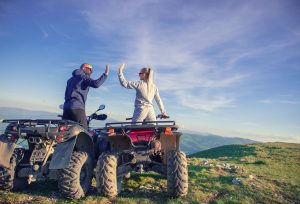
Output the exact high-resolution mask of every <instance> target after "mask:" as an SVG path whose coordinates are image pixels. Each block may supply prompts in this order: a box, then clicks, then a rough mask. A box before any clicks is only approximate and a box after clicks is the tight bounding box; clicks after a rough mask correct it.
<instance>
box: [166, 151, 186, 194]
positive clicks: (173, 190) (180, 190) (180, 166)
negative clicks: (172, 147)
mask: <svg viewBox="0 0 300 204" xmlns="http://www.w3.org/2000/svg"><path fill="white" fill-rule="evenodd" d="M167 179H168V184H167V186H168V187H167V188H168V195H169V196H170V197H180V196H184V195H186V194H187V191H188V169H187V160H186V156H185V154H184V153H183V152H180V151H171V152H170V153H169V156H168V166H167Z"/></svg>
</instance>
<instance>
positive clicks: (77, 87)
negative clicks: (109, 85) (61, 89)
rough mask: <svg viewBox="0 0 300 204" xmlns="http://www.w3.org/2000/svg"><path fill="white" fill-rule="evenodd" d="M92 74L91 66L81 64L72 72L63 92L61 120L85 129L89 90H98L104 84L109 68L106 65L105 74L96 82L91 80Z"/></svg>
mask: <svg viewBox="0 0 300 204" xmlns="http://www.w3.org/2000/svg"><path fill="white" fill-rule="evenodd" d="M92 72H93V67H92V65H91V64H87V63H84V64H82V65H81V66H80V69H76V70H74V71H73V73H72V75H73V76H72V77H71V78H70V79H69V80H68V82H67V88H66V92H65V103H64V112H63V119H65V120H72V121H75V122H79V123H80V124H82V125H83V126H84V127H85V128H87V118H86V114H85V102H86V99H87V94H88V92H89V88H90V87H93V88H98V87H100V86H101V85H102V84H103V83H104V81H105V80H106V78H107V76H108V73H109V67H108V65H106V69H105V73H103V74H102V75H101V76H100V77H99V78H98V79H96V80H93V79H91V74H92Z"/></svg>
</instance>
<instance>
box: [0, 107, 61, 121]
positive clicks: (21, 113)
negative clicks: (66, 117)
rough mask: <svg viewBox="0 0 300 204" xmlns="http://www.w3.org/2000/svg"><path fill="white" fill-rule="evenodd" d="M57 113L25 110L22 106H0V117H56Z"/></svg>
mask: <svg viewBox="0 0 300 204" xmlns="http://www.w3.org/2000/svg"><path fill="white" fill-rule="evenodd" d="M57 115H58V113H52V112H47V111H34V110H26V109H23V108H10V107H0V118H1V119H46V118H47V119H48V118H49V119H58V117H57Z"/></svg>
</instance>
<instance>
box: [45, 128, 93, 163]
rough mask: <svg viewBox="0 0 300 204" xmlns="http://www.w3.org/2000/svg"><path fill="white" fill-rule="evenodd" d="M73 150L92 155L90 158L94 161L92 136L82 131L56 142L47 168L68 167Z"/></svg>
mask: <svg viewBox="0 0 300 204" xmlns="http://www.w3.org/2000/svg"><path fill="white" fill-rule="evenodd" d="M74 150H75V151H83V152H87V153H88V154H89V156H91V157H92V160H93V161H95V157H94V145H93V140H92V137H91V136H90V134H89V133H87V132H86V131H83V132H80V133H79V134H78V135H77V136H74V137H72V138H70V139H69V140H68V141H66V142H62V143H59V144H57V146H56V148H55V150H54V153H53V155H52V159H51V162H50V166H49V169H64V168H66V167H68V166H69V163H70V160H71V157H72V153H73V151H74Z"/></svg>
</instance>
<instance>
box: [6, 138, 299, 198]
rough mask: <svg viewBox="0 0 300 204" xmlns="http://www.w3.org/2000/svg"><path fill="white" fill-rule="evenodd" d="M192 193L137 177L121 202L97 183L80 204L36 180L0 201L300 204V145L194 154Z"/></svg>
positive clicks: (146, 176) (53, 184) (149, 177)
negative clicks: (170, 194) (175, 193)
mask: <svg viewBox="0 0 300 204" xmlns="http://www.w3.org/2000/svg"><path fill="white" fill-rule="evenodd" d="M188 163H189V193H188V195H187V196H186V197H184V198H179V199H169V198H167V196H166V185H167V181H166V179H165V178H164V177H163V176H160V175H158V174H155V173H151V172H150V173H143V174H139V173H134V174H132V177H131V178H130V179H128V180H125V181H124V186H123V188H122V192H121V194H120V195H119V197H117V198H113V199H108V198H105V197H101V196H98V195H97V192H96V190H95V181H94V182H93V187H92V190H91V191H90V193H89V195H88V196H87V197H86V198H84V199H82V200H80V201H70V200H67V201H66V200H64V199H63V198H62V197H61V195H60V194H59V193H58V192H57V187H56V185H57V183H56V182H37V183H34V184H32V185H30V186H29V188H27V189H26V190H25V191H23V192H16V193H6V192H3V191H0V203H2V202H6V203H28V202H38V203H62V202H64V203H77V202H79V203H126V204H127V203H300V144H287V143H265V144H251V145H227V146H223V147H218V148H214V149H209V150H206V151H202V152H198V153H195V154H193V155H190V156H189V158H188Z"/></svg>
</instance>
